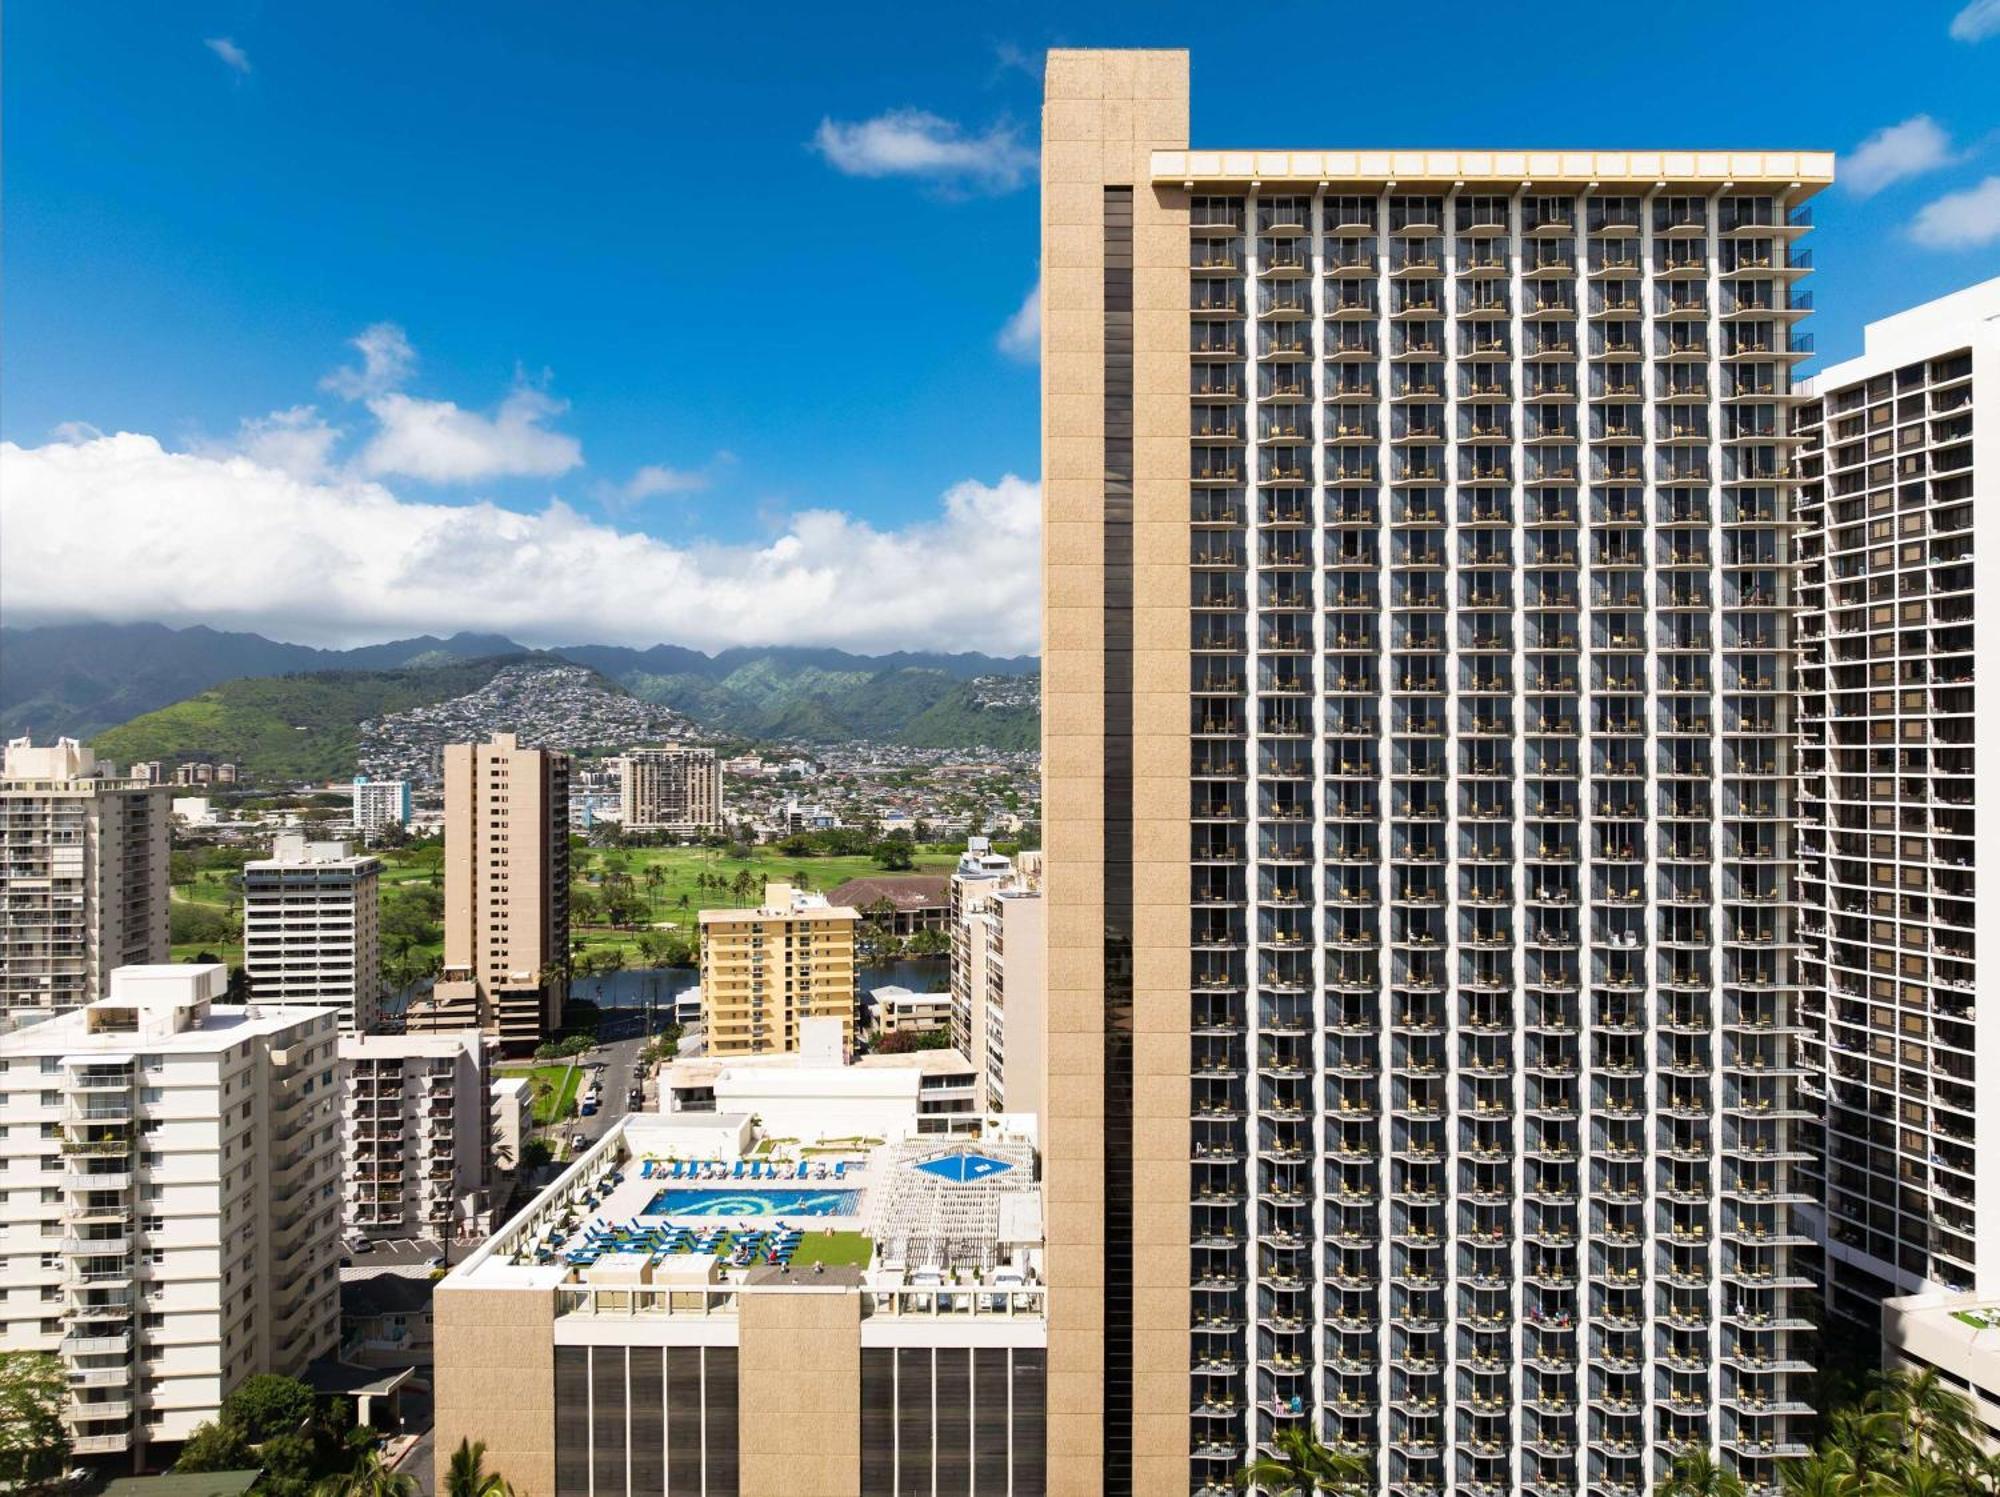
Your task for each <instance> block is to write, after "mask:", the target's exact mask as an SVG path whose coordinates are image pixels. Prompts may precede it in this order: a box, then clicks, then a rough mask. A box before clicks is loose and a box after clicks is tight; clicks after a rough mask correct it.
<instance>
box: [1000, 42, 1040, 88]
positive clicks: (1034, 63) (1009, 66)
mask: <svg viewBox="0 0 2000 1497" xmlns="http://www.w3.org/2000/svg"><path fill="white" fill-rule="evenodd" d="M1047 57H1048V54H1047V53H1046V52H1030V51H1028V50H1027V49H1026V48H1024V47H1019V46H1016V45H1015V44H1014V43H1013V42H998V43H996V44H995V45H994V48H993V58H994V66H995V69H996V70H997V71H999V72H1015V73H1022V74H1025V75H1026V76H1027V77H1030V78H1032V79H1034V80H1035V82H1037V83H1040V82H1041V81H1042V64H1043V62H1044V61H1045V60H1046V59H1047Z"/></svg>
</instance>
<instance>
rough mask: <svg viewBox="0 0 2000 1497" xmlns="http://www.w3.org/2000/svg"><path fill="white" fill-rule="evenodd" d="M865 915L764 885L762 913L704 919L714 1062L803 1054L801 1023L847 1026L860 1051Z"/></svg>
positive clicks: (847, 1044) (705, 1007) (845, 1036)
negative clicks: (858, 1005)
mask: <svg viewBox="0 0 2000 1497" xmlns="http://www.w3.org/2000/svg"><path fill="white" fill-rule="evenodd" d="M860 923H861V915H860V912H859V911H857V910H854V909H850V908H848V907H847V906H845V905H836V904H829V903H828V902H827V899H826V896H824V895H822V894H813V893H810V892H808V891H806V890H804V889H799V888H795V887H794V886H793V885H791V884H782V883H770V884H766V885H765V886H764V902H763V903H762V904H761V905H759V906H758V907H757V908H756V909H754V910H703V911H702V912H701V1016H702V1022H703V1024H704V1025H706V1026H707V1029H708V1053H709V1054H710V1055H764V1054H769V1053H771V1052H773V1051H779V1050H796V1049H798V1047H799V1021H800V1020H801V1019H816V1018H832V1019H839V1020H840V1024H841V1042H842V1046H843V1048H845V1049H852V1048H853V1044H854V995H855V987H854V935H855V928H856V927H857V926H858V925H859V924H860Z"/></svg>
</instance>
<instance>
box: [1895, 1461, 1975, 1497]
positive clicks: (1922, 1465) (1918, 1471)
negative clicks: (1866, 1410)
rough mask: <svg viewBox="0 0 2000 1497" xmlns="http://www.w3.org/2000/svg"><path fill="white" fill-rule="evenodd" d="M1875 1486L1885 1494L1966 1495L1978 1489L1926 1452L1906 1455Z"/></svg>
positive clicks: (1914, 1496)
mask: <svg viewBox="0 0 2000 1497" xmlns="http://www.w3.org/2000/svg"><path fill="white" fill-rule="evenodd" d="M1875 1490H1876V1491H1877V1492H1880V1493H1882V1494H1884V1497H1890V1494H1893V1497H1965V1494H1966V1493H1967V1492H1969V1491H1972V1490H1974V1489H1973V1488H1970V1487H1968V1486H1967V1485H1966V1482H1965V1479H1964V1478H1963V1477H1962V1476H1961V1475H1960V1474H1959V1473H1958V1472H1956V1471H1954V1470H1952V1469H1950V1468H1949V1467H1947V1466H1940V1465H1939V1464H1938V1463H1937V1462H1936V1461H1929V1460H1925V1459H1924V1458H1923V1457H1922V1456H1915V1455H1906V1456H1903V1457H1902V1458H1901V1459H1899V1460H1898V1461H1896V1463H1895V1464H1894V1465H1893V1466H1891V1467H1890V1468H1889V1470H1888V1471H1887V1472H1885V1473H1884V1474H1883V1475H1882V1477H1881V1478H1880V1480H1879V1481H1878V1483H1877V1485H1876V1487H1875Z"/></svg>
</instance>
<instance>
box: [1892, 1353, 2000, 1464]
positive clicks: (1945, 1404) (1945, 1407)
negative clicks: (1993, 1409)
mask: <svg viewBox="0 0 2000 1497" xmlns="http://www.w3.org/2000/svg"><path fill="white" fill-rule="evenodd" d="M1875 1402H1876V1403H1878V1404H1879V1405H1880V1406H1881V1408H1882V1409H1883V1410H1884V1411H1885V1412H1887V1413H1890V1414H1893V1415H1894V1416H1895V1417H1896V1418H1897V1419H1898V1420H1900V1421H1901V1422H1902V1425H1903V1428H1904V1430H1905V1431H1907V1439H1906V1441H1905V1450H1906V1452H1907V1453H1908V1454H1911V1455H1919V1456H1928V1457H1929V1458H1930V1459H1932V1460H1936V1461H1941V1462H1943V1463H1945V1464H1946V1465H1949V1466H1953V1467H1959V1468H1962V1467H1964V1466H1966V1465H1967V1464H1969V1463H1970V1462H1971V1460H1972V1459H1973V1457H1974V1456H1976V1455H1977V1454H1978V1453H1979V1436H1978V1433H1977V1431H1978V1428H1979V1425H1978V1420H1977V1418H1976V1416H1975V1415H1974V1414H1973V1410H1972V1402H1971V1400H1970V1399H1968V1398H1967V1397H1966V1396H1965V1395H1964V1394H1963V1393H1961V1392H1959V1391H1958V1389H1956V1388H1954V1387H1952V1386H1951V1384H1949V1383H1947V1382H1946V1381H1945V1380H1944V1379H1943V1378H1941V1377H1939V1376H1938V1374H1937V1369H1936V1368H1934V1367H1926V1368H1924V1369H1922V1370H1921V1371H1918V1372H1910V1371H1907V1370H1902V1369H1899V1370H1897V1371H1895V1372H1890V1373H1887V1374H1885V1375H1884V1376H1883V1378H1882V1380H1881V1382H1880V1384H1879V1385H1878V1387H1877V1390H1876V1396H1875Z"/></svg>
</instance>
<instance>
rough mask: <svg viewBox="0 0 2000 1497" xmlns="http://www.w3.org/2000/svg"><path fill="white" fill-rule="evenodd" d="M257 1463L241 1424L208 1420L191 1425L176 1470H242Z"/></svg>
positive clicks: (176, 1463) (175, 1463) (221, 1420)
mask: <svg viewBox="0 0 2000 1497" xmlns="http://www.w3.org/2000/svg"><path fill="white" fill-rule="evenodd" d="M256 1464H257V1456H256V1452H254V1451H253V1450H251V1448H250V1442H249V1441H248V1440H246V1439H244V1438H243V1430H242V1427H241V1426H240V1425H236V1424H232V1423H231V1422H230V1421H228V1420H227V1419H210V1420H207V1421H205V1422H203V1423H201V1424H197V1425H196V1426H195V1427H194V1433H193V1434H191V1435H189V1436H188V1437H187V1439H186V1440H185V1441H184V1442H183V1443H182V1445H181V1453H180V1458H179V1459H177V1460H176V1461H175V1462H174V1469H175V1470H176V1471H242V1470H245V1469H247V1468H249V1467H251V1466H254V1465H256Z"/></svg>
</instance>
